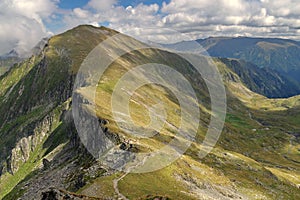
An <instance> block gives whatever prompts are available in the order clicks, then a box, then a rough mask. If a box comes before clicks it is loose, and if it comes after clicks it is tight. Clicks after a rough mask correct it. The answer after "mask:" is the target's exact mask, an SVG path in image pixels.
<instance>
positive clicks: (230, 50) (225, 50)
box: [199, 37, 300, 72]
mask: <svg viewBox="0 0 300 200" xmlns="http://www.w3.org/2000/svg"><path fill="white" fill-rule="evenodd" d="M199 43H200V44H201V45H202V46H203V47H204V48H205V49H206V50H207V51H208V53H209V54H210V55H211V56H216V57H225V58H238V59H243V60H246V61H248V62H252V63H254V64H256V65H257V66H259V67H269V68H272V69H275V70H277V71H283V72H289V71H293V70H299V61H300V60H299V56H298V55H299V52H300V46H299V43H298V42H296V41H292V40H284V39H272V38H245V37H237V38H207V39H205V40H199Z"/></svg>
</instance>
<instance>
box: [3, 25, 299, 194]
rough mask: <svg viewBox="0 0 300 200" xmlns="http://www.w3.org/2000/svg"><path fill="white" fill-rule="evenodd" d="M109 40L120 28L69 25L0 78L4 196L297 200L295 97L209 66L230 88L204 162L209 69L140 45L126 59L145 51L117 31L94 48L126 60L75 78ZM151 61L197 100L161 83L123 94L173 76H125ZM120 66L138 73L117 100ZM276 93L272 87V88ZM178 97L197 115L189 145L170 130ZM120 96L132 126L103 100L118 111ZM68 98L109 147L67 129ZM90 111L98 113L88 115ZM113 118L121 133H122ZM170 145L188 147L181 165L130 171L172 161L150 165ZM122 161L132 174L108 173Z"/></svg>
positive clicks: (177, 118)
mask: <svg viewBox="0 0 300 200" xmlns="http://www.w3.org/2000/svg"><path fill="white" fill-rule="evenodd" d="M116 34H118V33H117V32H116V31H114V30H110V29H107V28H104V27H101V28H96V27H92V26H79V27H76V28H74V29H72V30H70V31H67V32H66V33H63V34H61V35H58V36H54V37H52V38H50V39H49V41H48V43H47V44H46V45H45V48H44V49H43V51H42V52H41V53H40V54H39V55H36V56H32V57H31V58H30V59H28V60H26V61H24V62H22V63H20V64H18V65H15V66H14V67H13V68H11V69H10V70H9V72H8V73H6V74H5V75H4V76H2V77H0V112H1V113H2V114H1V116H0V152H1V153H0V163H1V165H0V175H1V177H0V198H3V199H18V198H19V197H22V199H42V198H44V199H45V198H54V197H55V196H56V198H65V199H68V198H71V199H72V198H73V199H76V198H79V199H299V198H300V194H299V192H298V191H299V184H300V174H299V171H300V163H299V160H300V154H299V148H300V141H299V132H300V126H299V120H300V112H299V109H298V108H299V106H300V97H298V96H296V97H293V98H289V99H268V98H266V97H264V96H262V95H259V94H257V93H254V92H252V91H251V90H249V89H248V88H247V87H246V86H249V87H250V88H251V87H252V88H251V89H252V90H254V91H255V90H257V92H260V91H259V90H260V85H259V84H265V83H266V82H264V81H262V83H260V81H261V80H264V79H259V78H260V76H261V72H257V73H256V74H251V73H254V72H255V70H249V71H247V70H245V72H244V71H242V72H240V71H238V69H237V68H238V66H239V65H240V64H241V63H240V62H239V61H235V60H226V59H215V60H214V63H215V65H216V66H217V67H218V69H219V71H220V73H221V75H222V78H223V80H224V83H225V87H226V93H227V115H226V121H225V126H224V129H223V131H222V135H221V137H220V140H219V142H218V143H217V145H216V147H215V148H214V149H213V151H212V152H211V153H210V154H208V155H207V156H206V157H204V158H200V157H199V152H201V150H203V146H204V145H203V144H202V142H203V140H204V138H205V136H206V131H207V130H208V126H209V121H210V120H211V119H212V118H213V117H214V116H217V115H221V113H214V112H213V111H212V109H211V106H212V102H213V101H212V100H211V99H210V94H209V85H207V82H206V81H208V82H209V81H210V80H211V79H212V78H213V77H214V74H211V77H205V78H206V79H203V78H202V77H201V76H199V74H198V73H197V71H196V70H195V69H194V68H192V66H191V63H190V62H188V61H187V60H186V59H184V58H182V57H181V56H179V55H177V54H174V53H171V52H168V51H166V50H159V49H155V48H142V49H139V50H134V51H130V52H127V50H128V49H131V47H132V46H138V47H139V46H140V47H145V45H144V44H142V43H140V42H139V41H137V40H135V39H133V38H130V37H128V36H125V35H119V36H120V37H119V38H118V40H116V41H112V42H111V43H108V44H106V45H107V48H103V49H102V51H100V52H101V54H100V55H99V57H100V58H101V60H100V64H101V63H105V62H107V60H106V58H111V57H114V56H116V55H118V54H120V52H124V54H123V55H121V56H118V57H117V59H115V60H114V62H112V63H110V64H109V68H107V70H105V71H104V73H103V76H102V77H101V79H100V80H96V83H97V84H96V86H93V85H92V84H91V83H92V82H93V81H94V78H95V76H97V73H98V72H97V70H90V69H89V68H88V70H84V71H81V69H80V68H79V67H80V66H81V64H82V62H83V60H84V59H85V58H86V57H87V55H88V54H89V53H90V52H91V51H92V49H94V47H96V46H97V45H98V44H99V43H100V42H102V41H104V40H105V39H107V38H110V37H112V36H114V35H116ZM113 50H114V51H113ZM126 52H127V53H126ZM108 60H109V59H108ZM147 63H160V64H162V65H166V66H171V67H172V69H175V70H176V71H177V72H179V73H180V74H182V76H179V77H180V78H178V79H174V78H170V80H169V79H168V80H167V79H165V80H161V79H160V81H166V82H167V81H170V82H172V83H175V84H179V85H180V83H181V82H182V81H183V80H184V79H186V80H188V81H189V82H190V83H192V88H193V90H194V91H195V95H196V97H197V99H198V101H197V99H196V98H195V97H194V96H193V95H192V94H191V93H189V92H187V91H184V90H176V89H174V88H172V90H171V89H170V88H166V87H164V86H162V85H160V84H146V85H143V86H141V87H138V88H136V91H135V92H134V93H131V92H130V91H128V90H126V88H127V86H128V85H131V86H133V87H134V86H135V85H137V83H138V82H139V78H146V79H147V80H155V77H156V76H153V77H152V76H146V75H147V72H149V73H150V72H151V73H154V74H155V75H156V74H159V73H162V74H168V73H170V72H169V71H163V70H162V71H160V70H156V69H154V70H153V69H151V67H149V66H148V68H144V70H142V71H141V72H143V73H145V74H143V73H142V74H141V72H139V71H133V68H135V67H136V66H141V65H144V64H147ZM85 64H87V65H88V66H89V65H93V64H95V63H94V62H85ZM96 64H97V63H96ZM98 64H99V63H98ZM100 64H99V65H100ZM201 64H202V65H203V66H210V65H209V62H208V61H207V58H206V57H201ZM242 65H244V63H242ZM146 67H147V66H146ZM127 71H133V72H132V74H131V75H137V76H134V77H136V78H129V79H125V82H123V83H126V84H121V87H120V89H121V91H123V92H124V96H122V95H116V96H114V93H113V92H114V90H115V88H116V86H118V84H119V82H118V81H119V79H120V78H121V77H123V76H124V75H126V73H127ZM265 73H267V72H265ZM249 74H251V75H249ZM129 75H130V74H129ZM252 75H253V76H254V78H253V79H251V77H253V76H252ZM76 76H77V78H78V77H79V85H75V86H76V90H74V91H73V87H74V84H75V78H76ZM272 76H274V77H275V76H276V74H274V75H273V74H272ZM172 77H173V76H172ZM256 78H257V79H258V80H257V79H256ZM76 80H78V79H76ZM76 84H77V82H76ZM78 86H80V87H78ZM268 88H271V87H268ZM274 88H275V89H274V90H277V88H278V89H279V88H280V87H279V86H278V85H277V83H276V82H275V83H274ZM73 92H74V93H75V95H74V93H73ZM176 94H181V95H182V97H184V98H183V99H185V102H188V103H190V104H189V105H196V106H197V107H199V109H200V113H201V115H200V121H199V126H196V127H194V126H193V123H192V122H193V120H187V119H189V118H186V119H185V120H186V123H185V124H186V127H185V128H186V130H184V131H185V132H186V135H185V136H190V132H192V130H196V137H195V138H194V139H193V138H192V137H186V138H183V136H184V135H182V134H181V133H178V131H177V130H178V128H179V127H180V123H181V114H182V113H181V112H183V113H184V110H183V108H182V107H181V106H180V105H179V103H180V98H178V96H176ZM127 95H130V101H129V107H130V111H129V112H130V113H129V114H130V116H131V118H132V121H133V123H124V124H122V122H123V121H124V118H122V117H124V116H123V115H120V113H119V115H117V116H119V118H116V114H115V112H114V111H113V110H112V103H111V102H112V101H113V99H114V98H116V99H115V100H116V102H115V103H116V108H118V109H121V110H122V109H123V107H122V106H123V104H122V103H120V102H122V101H123V99H124V98H126V97H127ZM74 98H78V99H74ZM94 99H95V101H94ZM76 102H77V103H78V102H79V104H80V105H81V107H82V109H79V110H78V112H79V115H78V116H79V121H77V122H79V124H80V125H82V126H84V127H85V128H86V130H93V129H96V128H97V127H96V125H97V124H96V123H100V128H101V129H102V130H103V131H104V133H105V136H106V137H107V138H108V139H109V140H107V139H103V138H102V136H101V135H100V136H97V135H94V140H91V141H90V140H89V138H87V139H83V140H80V138H79V136H81V139H82V136H85V135H88V134H90V132H89V131H87V132H85V133H84V135H81V134H82V133H79V132H78V131H77V130H78V124H76V123H75V124H74V118H73V116H72V113H73V114H74V113H76V109H75V110H74V103H75V104H76ZM93 103H94V104H93ZM118 103H119V104H118ZM75 106H76V105H75ZM161 106H163V108H164V109H163V108H162V107H161ZM75 108H76V107H75ZM93 108H95V113H94V114H95V115H93V113H92V112H91V111H92V110H93ZM188 108H189V109H187V111H188V113H184V114H186V115H187V116H189V115H191V114H193V113H194V112H195V110H193V109H192V108H193V107H188ZM151 109H152V110H151ZM163 110H164V111H163ZM153 111H154V112H153ZM87 113H88V114H92V116H93V117H94V118H95V120H96V122H95V123H94V121H89V119H87V118H85V116H87V115H86V114H87ZM75 116H76V115H75ZM164 116H165V118H164ZM152 120H158V121H157V122H160V121H162V120H163V126H162V129H160V130H156V129H153V130H151V131H150V132H146V131H145V130H146V129H147V125H148V124H149V123H151V122H152ZM75 122H76V120H75ZM90 122H92V123H90ZM125 122H126V121H125ZM120 123H121V124H122V125H123V126H121V127H120V126H119V124H120ZM134 125H137V127H138V129H135V128H134V127H135V126H134ZM197 125H198V124H197ZM139 128H140V129H139ZM128 131H129V132H130V133H133V134H130V133H128ZM135 134H137V135H135ZM139 134H140V135H143V134H145V135H146V136H147V134H152V135H151V137H150V138H140V137H138V136H139ZM83 138H84V137H83ZM97 139H100V141H98V140H97ZM170 141H175V143H174V144H180V143H177V142H178V141H184V142H186V143H190V144H191V145H190V147H189V148H188V149H187V151H185V152H184V154H183V155H182V156H181V157H180V158H179V159H176V160H174V162H170V163H169V164H168V165H167V166H166V167H164V168H162V169H159V170H157V171H152V172H148V173H129V172H130V170H132V169H134V168H138V167H139V166H140V165H141V166H143V165H145V164H146V163H147V162H148V164H150V166H156V165H160V164H163V163H165V162H167V163H168V159H170V157H168V156H167V157H159V158H160V159H159V162H157V160H156V161H155V160H154V161H155V162H152V161H153V160H151V156H150V153H151V152H153V151H157V150H158V149H161V148H163V147H164V146H166V144H168V143H169V142H170ZM86 142H89V143H88V144H89V146H92V147H96V148H93V149H96V150H98V151H97V152H96V153H99V152H100V153H101V155H102V156H103V157H102V156H101V157H99V158H97V159H96V158H95V157H93V156H92V155H94V156H95V154H94V153H95V152H93V151H91V149H90V148H86V147H88V146H84V145H83V144H85V143H86ZM99 142H100V143H99ZM97 144H101V145H100V146H97ZM108 148H109V149H108ZM181 148H182V146H180V145H177V146H176V145H174V146H171V148H170V149H168V152H169V153H170V155H169V156H172V155H173V154H172V153H178V152H181ZM93 149H92V150H93ZM105 150H106V151H105ZM121 150H122V151H121ZM132 153H137V154H135V155H136V157H132V156H131V155H132ZM142 153H144V154H142ZM138 154H140V155H142V157H141V156H138ZM174 155H175V154H174ZM123 158H124V159H123ZM120 160H121V161H124V160H126V161H129V162H128V163H129V164H128V165H129V166H127V165H124V164H122V163H121V166H124V168H125V169H127V170H128V171H126V170H125V171H117V170H115V169H114V167H113V166H114V165H112V164H120V163H119V162H118V161H120ZM126 167H128V168H126ZM54 199H55V198H54Z"/></svg>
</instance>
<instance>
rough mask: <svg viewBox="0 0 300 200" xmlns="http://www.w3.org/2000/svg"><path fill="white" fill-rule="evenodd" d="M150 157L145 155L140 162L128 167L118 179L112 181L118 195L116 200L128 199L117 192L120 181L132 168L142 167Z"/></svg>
mask: <svg viewBox="0 0 300 200" xmlns="http://www.w3.org/2000/svg"><path fill="white" fill-rule="evenodd" d="M150 156H151V154H149V155H147V156H145V157H144V159H143V160H142V161H141V162H138V163H136V164H135V165H133V166H131V167H129V168H128V169H127V170H126V172H125V173H124V174H123V175H122V176H120V177H119V178H116V179H114V180H113V187H114V190H115V193H116V194H117V195H118V200H129V199H128V198H126V197H125V195H123V194H122V193H121V192H120V190H119V186H118V185H119V181H121V180H122V179H123V178H124V177H125V176H127V175H128V174H129V173H130V172H131V171H132V170H133V169H134V168H136V167H139V166H143V165H144V164H145V162H146V160H147V159H148V158H149V157H150Z"/></svg>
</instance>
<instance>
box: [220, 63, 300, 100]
mask: <svg viewBox="0 0 300 200" xmlns="http://www.w3.org/2000/svg"><path fill="white" fill-rule="evenodd" d="M220 60H221V61H222V62H223V63H224V64H226V66H227V67H228V68H230V69H231V70H232V71H233V72H235V73H236V74H237V75H238V76H239V77H240V78H241V81H242V82H243V83H244V84H245V85H246V86H247V87H248V88H249V89H250V90H252V91H253V92H256V93H258V94H261V95H264V96H266V97H269V98H287V97H291V96H295V95H298V94H300V87H299V85H298V84H296V83H295V82H293V81H291V80H290V79H288V78H286V77H285V76H282V75H281V74H280V73H279V72H276V71H274V70H272V69H270V68H258V67H257V66H256V65H254V64H252V63H247V62H245V61H243V60H236V59H227V58H220Z"/></svg>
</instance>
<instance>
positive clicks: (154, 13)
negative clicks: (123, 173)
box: [0, 0, 300, 55]
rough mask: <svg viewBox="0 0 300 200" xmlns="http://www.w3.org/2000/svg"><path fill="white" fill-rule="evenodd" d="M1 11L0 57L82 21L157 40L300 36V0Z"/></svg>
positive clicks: (12, 2)
mask: <svg viewBox="0 0 300 200" xmlns="http://www.w3.org/2000/svg"><path fill="white" fill-rule="evenodd" d="M0 10H1V12H0V55H1V54H3V53H6V52H8V51H10V50H11V49H16V50H17V51H19V52H22V51H23V52H24V51H26V50H28V49H30V48H32V47H33V46H34V45H35V44H36V43H37V42H38V41H40V40H41V38H43V37H50V36H51V35H53V34H58V33H61V32H64V31H66V30H68V29H71V28H73V27H75V26H78V25H79V24H92V25H94V26H101V25H105V26H107V27H109V28H112V29H115V30H118V31H120V32H122V33H125V34H129V35H131V36H133V37H137V38H141V37H143V38H145V39H148V40H152V41H153V40H154V41H155V42H161V41H166V42H177V41H180V40H182V37H179V36H180V34H181V33H184V34H185V35H186V36H188V37H187V38H188V39H198V38H206V37H210V36H233V37H235V36H248V37H279V38H288V39H295V40H300V28H299V27H300V3H299V0H276V1H275V0H274V1H273V0H144V1H142V0H133V1H129V0H9V1H0ZM141 30H142V31H141ZM170 30H171V31H170Z"/></svg>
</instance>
